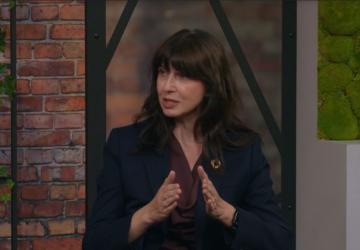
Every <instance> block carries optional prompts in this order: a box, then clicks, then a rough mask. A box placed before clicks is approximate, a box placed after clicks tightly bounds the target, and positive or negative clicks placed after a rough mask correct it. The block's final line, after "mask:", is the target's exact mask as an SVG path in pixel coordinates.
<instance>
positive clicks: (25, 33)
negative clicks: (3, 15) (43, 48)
mask: <svg viewBox="0 0 360 250" xmlns="http://www.w3.org/2000/svg"><path fill="white" fill-rule="evenodd" d="M3 27H4V29H5V32H6V36H5V38H6V39H10V25H8V24H7V25H3ZM45 38H46V25H44V24H16V39H17V40H43V39H45Z"/></svg>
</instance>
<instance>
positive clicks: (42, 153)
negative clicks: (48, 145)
mask: <svg viewBox="0 0 360 250" xmlns="http://www.w3.org/2000/svg"><path fill="white" fill-rule="evenodd" d="M25 159H26V162H27V163H30V164H34V163H35V164H36V163H37V164H38V163H50V162H52V160H53V151H52V149H26V152H25Z"/></svg>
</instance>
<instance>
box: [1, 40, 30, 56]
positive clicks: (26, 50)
mask: <svg viewBox="0 0 360 250" xmlns="http://www.w3.org/2000/svg"><path fill="white" fill-rule="evenodd" d="M4 52H5V53H4V57H5V58H10V56H11V52H10V44H9V43H7V45H6V47H5V51H4ZM31 57H32V46H31V44H30V43H18V44H16V58H17V59H31Z"/></svg>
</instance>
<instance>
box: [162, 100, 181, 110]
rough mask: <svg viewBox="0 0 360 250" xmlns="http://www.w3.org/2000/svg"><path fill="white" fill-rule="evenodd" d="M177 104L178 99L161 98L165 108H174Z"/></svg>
mask: <svg viewBox="0 0 360 250" xmlns="http://www.w3.org/2000/svg"><path fill="white" fill-rule="evenodd" d="M177 104H178V101H174V100H170V99H163V105H164V108H166V109H171V108H174V107H175V106H176V105H177Z"/></svg>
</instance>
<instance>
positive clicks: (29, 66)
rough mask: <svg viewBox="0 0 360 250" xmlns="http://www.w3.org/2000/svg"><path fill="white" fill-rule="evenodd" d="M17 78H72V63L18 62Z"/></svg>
mask: <svg viewBox="0 0 360 250" xmlns="http://www.w3.org/2000/svg"><path fill="white" fill-rule="evenodd" d="M18 75H19V76H73V75H74V62H73V61H24V62H19V69H18Z"/></svg>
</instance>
